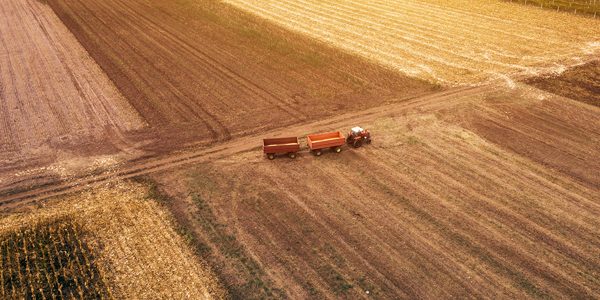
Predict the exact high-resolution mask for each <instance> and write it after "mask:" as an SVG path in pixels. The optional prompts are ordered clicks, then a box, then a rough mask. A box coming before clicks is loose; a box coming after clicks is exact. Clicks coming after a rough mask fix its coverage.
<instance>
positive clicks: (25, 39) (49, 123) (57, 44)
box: [0, 0, 145, 167]
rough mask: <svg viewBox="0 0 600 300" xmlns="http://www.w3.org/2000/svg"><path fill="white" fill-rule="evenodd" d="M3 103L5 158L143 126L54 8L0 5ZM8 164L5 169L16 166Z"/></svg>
mask: <svg viewBox="0 0 600 300" xmlns="http://www.w3.org/2000/svg"><path fill="white" fill-rule="evenodd" d="M0 99H1V101H0V105H1V106H0V122H2V123H0V139H1V140H0V153H1V154H2V156H1V157H2V158H5V157H7V155H8V154H7V153H10V152H32V154H36V152H42V153H43V152H47V151H48V149H49V148H50V147H53V146H54V147H57V146H60V145H61V144H69V143H76V142H77V141H78V140H80V139H81V140H86V141H87V142H89V141H90V140H94V139H100V138H102V137H103V133H104V132H106V130H107V128H109V129H113V130H118V131H129V130H135V129H139V128H142V127H143V126H144V124H145V123H144V121H143V120H142V119H141V118H140V116H139V115H138V113H137V112H136V111H135V110H134V109H133V107H132V106H131V105H130V104H129V103H128V102H127V100H126V99H125V98H123V97H122V96H121V94H120V93H119V91H118V90H117V89H116V88H115V86H114V85H113V83H112V82H111V81H110V80H109V78H108V77H107V76H106V75H105V74H104V72H102V70H101V69H100V68H99V67H98V65H97V64H96V63H95V62H94V60H93V59H91V58H90V56H89V55H88V54H87V52H86V50H85V49H84V48H83V47H82V46H81V45H80V44H79V43H78V42H77V39H75V37H74V36H73V35H72V34H71V33H70V32H69V30H68V29H67V28H66V27H65V26H64V25H63V24H62V22H61V21H60V19H58V18H57V17H56V15H55V14H54V13H53V12H52V10H51V9H50V7H48V6H46V5H44V4H41V3H40V2H38V1H30V0H25V1H13V0H10V1H2V3H0ZM40 148H42V149H40ZM38 154H39V153H38ZM8 157H10V158H13V157H12V156H8ZM2 161H3V164H2V165H3V167H4V166H5V165H6V164H10V163H12V162H14V161H10V160H2Z"/></svg>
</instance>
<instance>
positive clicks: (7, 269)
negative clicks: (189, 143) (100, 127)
mask: <svg viewBox="0 0 600 300" xmlns="http://www.w3.org/2000/svg"><path fill="white" fill-rule="evenodd" d="M151 195H152V194H151V193H150V190H149V189H148V188H147V187H145V186H143V185H140V184H132V183H121V184H117V185H113V186H110V187H103V188H99V189H96V190H90V191H86V192H84V193H80V194H74V195H70V196H67V197H63V198H61V199H55V200H52V201H51V203H50V204H49V205H47V207H43V208H40V209H38V210H36V211H33V212H28V213H22V214H16V215H12V216H9V217H5V218H3V219H0V249H1V252H2V259H1V261H0V263H1V268H0V278H2V281H1V285H0V289H1V291H0V295H1V298H3V299H11V298H14V299H18V298H28V299H33V298H35V299H56V298H69V299H70V298H86V299H91V298H104V299H111V298H112V299H119V298H121V299H123V298H130V299H131V298H144V299H166V298H173V297H174V298H183V297H185V298H190V299H206V298H213V297H217V298H221V297H223V296H224V294H223V293H224V292H223V291H222V289H221V288H220V287H219V285H218V283H217V282H216V281H215V280H214V276H212V273H211V271H210V269H209V268H208V267H206V266H205V265H204V264H203V263H202V262H201V261H199V260H198V259H197V258H196V257H194V255H193V253H192V251H191V250H190V249H189V248H188V245H187V244H186V242H185V240H184V239H183V238H182V237H181V236H180V235H179V234H178V233H177V232H176V231H175V230H174V229H173V227H172V224H171V217H170V216H169V214H168V213H166V212H165V211H164V210H163V208H161V207H160V206H159V205H158V204H157V203H156V202H155V201H153V200H155V199H152V198H149V197H150V196H151Z"/></svg>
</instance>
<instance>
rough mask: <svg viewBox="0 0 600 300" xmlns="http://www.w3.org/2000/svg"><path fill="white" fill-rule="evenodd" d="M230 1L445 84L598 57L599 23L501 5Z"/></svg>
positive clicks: (430, 0)
mask: <svg viewBox="0 0 600 300" xmlns="http://www.w3.org/2000/svg"><path fill="white" fill-rule="evenodd" d="M226 2H227V3H231V4H232V5H234V6H236V7H239V8H241V9H244V10H246V11H249V12H252V13H254V14H256V15H258V16H260V17H262V18H265V19H267V20H270V21H273V22H275V23H277V24H280V25H282V26H284V27H286V28H289V29H290V30H293V31H296V32H301V33H304V34H306V35H308V36H312V37H314V38H315V39H318V40H321V41H323V42H326V43H328V44H331V45H335V46H337V47H340V48H342V49H345V50H347V51H349V52H351V53H355V54H357V55H360V56H362V57H366V58H369V59H372V60H374V61H377V62H379V63H381V64H383V65H385V66H388V67H391V68H393V69H395V70H399V71H401V72H403V73H406V74H410V75H411V76H414V77H419V78H423V79H427V80H430V81H433V82H440V83H443V84H445V85H460V84H476V83H480V82H482V81H487V80H493V79H497V78H502V77H504V76H506V75H507V74H509V75H516V74H522V75H532V74H536V73H538V72H549V71H553V70H554V69H556V68H558V67H560V66H562V65H565V64H566V65H570V64H573V63H578V62H580V61H581V60H582V59H583V60H585V59H586V57H589V56H590V55H594V54H596V53H598V51H599V50H600V40H599V38H598V37H599V36H600V26H598V20H595V19H587V18H583V17H577V16H573V15H568V14H559V13H555V12H551V11H544V10H540V9H537V8H532V7H521V6H518V5H516V4H511V3H505V2H501V1H475V2H474V1H467V0H452V1H437V0H417V1H414V0H412V1H399V0H394V1H381V0H380V1H361V0H344V1H331V0H329V1H321V0H302V1H291V0H268V1H263V0H226Z"/></svg>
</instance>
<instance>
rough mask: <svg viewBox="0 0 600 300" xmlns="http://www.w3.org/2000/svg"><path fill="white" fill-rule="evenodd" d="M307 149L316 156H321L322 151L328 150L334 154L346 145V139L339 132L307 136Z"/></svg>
mask: <svg viewBox="0 0 600 300" xmlns="http://www.w3.org/2000/svg"><path fill="white" fill-rule="evenodd" d="M306 140H307V142H308V148H310V151H312V153H313V154H314V155H316V156H319V155H321V154H322V153H323V152H322V151H323V149H327V148H330V149H332V150H333V151H335V152H336V153H340V152H341V151H342V146H343V145H344V144H345V143H346V137H344V134H342V133H341V132H339V131H335V132H326V133H317V134H309V135H308V136H307V137H306Z"/></svg>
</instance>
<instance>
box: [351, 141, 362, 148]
mask: <svg viewBox="0 0 600 300" xmlns="http://www.w3.org/2000/svg"><path fill="white" fill-rule="evenodd" d="M362 143H363V141H362V140H356V141H354V144H352V146H354V148H360V146H362Z"/></svg>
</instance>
